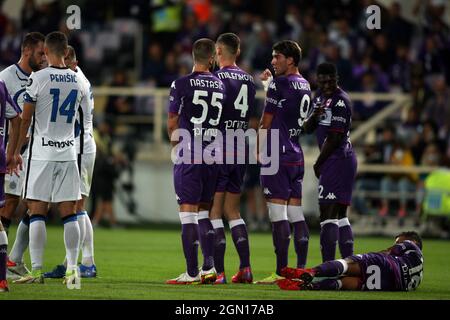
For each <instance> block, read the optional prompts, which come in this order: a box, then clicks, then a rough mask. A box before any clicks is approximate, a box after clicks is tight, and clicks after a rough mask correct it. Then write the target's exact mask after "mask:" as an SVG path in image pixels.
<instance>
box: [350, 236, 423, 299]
mask: <svg viewBox="0 0 450 320" xmlns="http://www.w3.org/2000/svg"><path fill="white" fill-rule="evenodd" d="M349 258H350V259H352V260H353V261H356V262H358V264H359V266H360V268H361V277H362V279H361V280H362V282H363V290H385V291H411V290H415V289H416V288H417V287H418V286H419V284H420V283H421V282H422V277H423V256H422V251H421V250H420V249H419V247H418V246H417V245H416V244H415V243H414V242H412V241H409V240H405V241H404V242H402V243H399V244H396V245H394V246H393V247H392V249H391V250H390V252H389V253H388V254H386V253H366V254H358V255H354V256H350V257H349ZM376 270H378V271H379V282H378V286H377V285H376V283H377V281H373V280H374V279H375V278H374V276H376V273H375V272H376Z"/></svg>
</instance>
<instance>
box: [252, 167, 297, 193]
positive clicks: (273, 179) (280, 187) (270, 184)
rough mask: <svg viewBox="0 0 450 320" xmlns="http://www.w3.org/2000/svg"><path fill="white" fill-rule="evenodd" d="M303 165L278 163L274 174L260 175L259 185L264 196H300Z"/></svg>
mask: <svg viewBox="0 0 450 320" xmlns="http://www.w3.org/2000/svg"><path fill="white" fill-rule="evenodd" d="M304 173H305V169H304V167H303V165H283V164H282V165H280V168H279V169H278V172H277V173H276V174H274V175H271V176H269V175H261V187H262V188H263V192H264V195H265V197H266V198H268V199H283V200H288V199H290V198H298V199H301V198H302V181H303V175H304Z"/></svg>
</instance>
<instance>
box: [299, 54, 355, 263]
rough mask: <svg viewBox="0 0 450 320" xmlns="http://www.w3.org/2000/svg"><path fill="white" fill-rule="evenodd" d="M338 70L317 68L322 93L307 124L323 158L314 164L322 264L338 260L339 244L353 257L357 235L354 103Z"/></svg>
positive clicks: (344, 254)
mask: <svg viewBox="0 0 450 320" xmlns="http://www.w3.org/2000/svg"><path fill="white" fill-rule="evenodd" d="M337 81H338V76H337V71H336V67H335V65H334V64H331V63H327V62H325V63H322V64H320V65H319V66H318V67H317V84H318V92H317V93H316V97H315V98H314V100H313V103H314V109H313V110H314V111H313V113H312V114H311V116H310V117H309V118H308V119H307V120H306V121H305V123H304V124H303V128H304V131H305V132H306V133H312V132H314V131H316V135H317V142H318V145H319V148H320V154H319V157H318V158H317V161H316V163H315V164H314V173H315V175H316V177H317V178H318V179H319V207H320V226H321V230H320V248H321V252H322V261H323V262H325V261H331V260H334V259H335V254H336V243H337V242H339V249H340V252H341V256H342V258H346V257H348V256H350V255H352V254H353V233H352V228H351V226H350V222H349V220H348V218H347V207H348V206H349V205H350V202H351V197H352V190H353V184H354V181H355V176H356V167H357V161H356V154H355V152H354V151H353V148H352V144H351V142H350V138H349V135H350V128H351V121H352V119H351V116H352V114H351V102H350V98H349V97H348V95H347V93H345V92H344V91H343V90H342V89H341V88H339V86H338V85H337Z"/></svg>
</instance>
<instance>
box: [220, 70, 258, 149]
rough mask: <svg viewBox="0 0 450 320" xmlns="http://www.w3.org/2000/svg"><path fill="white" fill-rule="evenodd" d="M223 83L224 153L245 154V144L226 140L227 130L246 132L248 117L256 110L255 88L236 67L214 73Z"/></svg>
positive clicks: (246, 76)
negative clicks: (224, 95)
mask: <svg viewBox="0 0 450 320" xmlns="http://www.w3.org/2000/svg"><path fill="white" fill-rule="evenodd" d="M215 74H216V76H217V77H218V78H219V79H220V80H222V81H223V84H224V85H225V90H226V93H227V94H226V99H225V102H224V104H223V110H222V117H221V120H220V130H221V132H222V133H223V135H224V147H225V152H226V153H232V154H236V153H237V152H242V153H243V154H245V152H246V146H245V144H242V145H237V143H236V142H235V141H234V139H232V140H230V141H228V140H229V139H226V132H227V130H230V131H231V130H238V129H242V130H244V131H245V130H247V129H248V121H249V118H250V115H251V114H253V113H254V108H256V103H255V95H256V88H255V82H254V80H253V77H252V76H251V75H249V74H248V73H247V72H245V71H244V70H242V69H240V68H239V67H237V66H226V67H223V68H222V69H220V70H218V71H216V72H215Z"/></svg>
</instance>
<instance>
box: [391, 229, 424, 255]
mask: <svg viewBox="0 0 450 320" xmlns="http://www.w3.org/2000/svg"><path fill="white" fill-rule="evenodd" d="M398 237H404V238H405V239H406V240H412V241H414V242H415V243H417V246H418V247H419V249H420V250H422V238H421V237H420V235H419V234H418V233H417V232H415V231H404V232H402V233H400V234H398V235H397V236H396V237H395V239H397V238H398Z"/></svg>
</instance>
